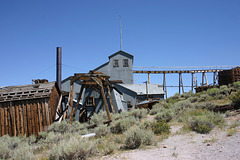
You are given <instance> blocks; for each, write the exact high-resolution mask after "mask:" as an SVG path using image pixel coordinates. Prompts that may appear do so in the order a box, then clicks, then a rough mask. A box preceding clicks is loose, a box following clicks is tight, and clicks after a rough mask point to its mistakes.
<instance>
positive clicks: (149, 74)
mask: <svg viewBox="0 0 240 160" xmlns="http://www.w3.org/2000/svg"><path fill="white" fill-rule="evenodd" d="M150 81H151V80H150V73H148V84H150V83H151V82H150Z"/></svg>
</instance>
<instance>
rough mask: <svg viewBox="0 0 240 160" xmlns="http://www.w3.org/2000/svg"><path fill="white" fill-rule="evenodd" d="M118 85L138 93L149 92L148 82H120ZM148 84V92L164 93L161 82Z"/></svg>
mask: <svg viewBox="0 0 240 160" xmlns="http://www.w3.org/2000/svg"><path fill="white" fill-rule="evenodd" d="M118 85H120V86H122V87H125V88H127V89H130V90H132V91H134V92H136V93H137V95H144V94H147V92H146V84H118ZM147 85H148V94H164V91H163V88H162V85H161V84H147Z"/></svg>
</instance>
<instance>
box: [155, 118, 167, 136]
mask: <svg viewBox="0 0 240 160" xmlns="http://www.w3.org/2000/svg"><path fill="white" fill-rule="evenodd" d="M152 130H153V132H154V134H169V133H170V126H169V124H168V123H167V122H166V121H158V122H155V123H153V126H152Z"/></svg>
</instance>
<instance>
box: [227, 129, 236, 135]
mask: <svg viewBox="0 0 240 160" xmlns="http://www.w3.org/2000/svg"><path fill="white" fill-rule="evenodd" d="M235 133H237V128H230V129H228V130H227V136H232V135H234V134H235Z"/></svg>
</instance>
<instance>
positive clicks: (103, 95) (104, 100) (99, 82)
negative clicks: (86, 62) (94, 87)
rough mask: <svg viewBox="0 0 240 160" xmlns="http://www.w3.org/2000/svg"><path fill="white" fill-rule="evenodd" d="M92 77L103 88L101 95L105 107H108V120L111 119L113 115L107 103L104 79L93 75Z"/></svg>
mask: <svg viewBox="0 0 240 160" xmlns="http://www.w3.org/2000/svg"><path fill="white" fill-rule="evenodd" d="M92 79H93V80H94V81H95V82H96V83H98V84H99V86H100V88H101V96H102V98H103V102H104V105H105V108H106V112H107V116H108V120H111V115H110V112H109V108H108V104H107V99H106V96H105V93H104V88H103V85H102V80H100V79H99V78H95V77H92Z"/></svg>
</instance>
